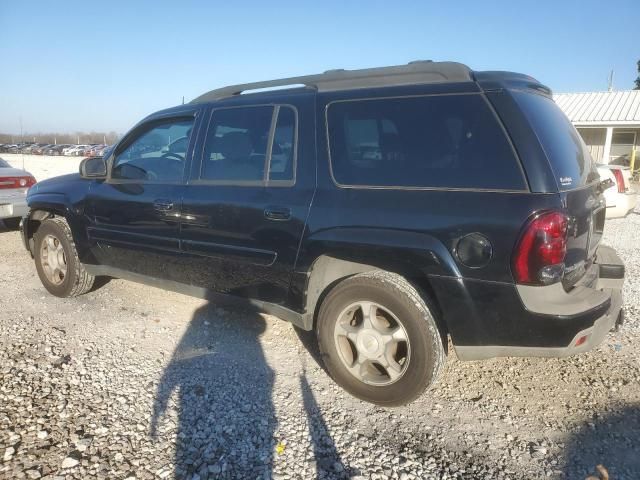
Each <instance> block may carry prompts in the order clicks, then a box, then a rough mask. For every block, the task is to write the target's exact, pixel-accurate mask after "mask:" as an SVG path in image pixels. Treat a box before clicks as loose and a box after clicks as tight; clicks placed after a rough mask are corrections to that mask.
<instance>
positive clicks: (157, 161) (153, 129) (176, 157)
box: [111, 118, 194, 183]
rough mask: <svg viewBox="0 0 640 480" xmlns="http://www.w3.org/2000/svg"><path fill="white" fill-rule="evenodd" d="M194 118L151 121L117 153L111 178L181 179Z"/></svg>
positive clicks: (175, 180) (176, 180) (167, 180)
mask: <svg viewBox="0 0 640 480" xmlns="http://www.w3.org/2000/svg"><path fill="white" fill-rule="evenodd" d="M193 122H194V119H193V118H189V119H184V118H182V119H173V120H167V121H162V122H158V123H154V124H152V126H150V127H149V128H148V129H145V130H144V131H143V132H142V133H141V134H140V135H139V136H138V137H136V138H135V139H134V140H133V141H132V142H130V143H129V144H128V145H127V146H126V147H125V148H124V150H122V151H121V152H119V153H117V154H116V157H115V160H114V162H113V168H112V170H111V178H112V179H115V180H136V181H151V182H167V183H173V182H180V181H182V175H183V172H184V166H185V162H186V156H187V147H188V145H189V138H190V136H191V130H192V128H193Z"/></svg>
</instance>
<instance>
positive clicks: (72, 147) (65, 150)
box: [62, 145, 78, 155]
mask: <svg viewBox="0 0 640 480" xmlns="http://www.w3.org/2000/svg"><path fill="white" fill-rule="evenodd" d="M76 148H78V145H69V146H68V147H67V148H63V149H62V154H63V155H71V153H69V152H71V150H74V149H76Z"/></svg>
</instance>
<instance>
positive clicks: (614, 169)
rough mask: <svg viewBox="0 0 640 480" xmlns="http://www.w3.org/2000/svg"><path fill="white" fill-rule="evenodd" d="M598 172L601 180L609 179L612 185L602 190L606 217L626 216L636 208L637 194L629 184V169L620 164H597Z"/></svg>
mask: <svg viewBox="0 0 640 480" xmlns="http://www.w3.org/2000/svg"><path fill="white" fill-rule="evenodd" d="M597 167H598V173H599V174H600V178H601V179H602V180H606V179H610V180H611V181H613V183H614V185H613V186H612V187H609V188H607V189H606V190H605V191H604V198H605V200H606V202H607V215H606V218H619V217H626V216H627V214H628V213H629V212H631V211H632V210H634V209H635V208H636V204H637V202H638V194H637V191H636V188H635V186H634V185H632V184H631V169H630V168H629V167H623V166H620V165H604V164H598V165H597Z"/></svg>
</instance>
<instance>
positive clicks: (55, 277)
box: [34, 217, 95, 298]
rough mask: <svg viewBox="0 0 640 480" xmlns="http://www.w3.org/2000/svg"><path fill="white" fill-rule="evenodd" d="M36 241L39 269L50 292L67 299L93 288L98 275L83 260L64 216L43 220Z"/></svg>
mask: <svg viewBox="0 0 640 480" xmlns="http://www.w3.org/2000/svg"><path fill="white" fill-rule="evenodd" d="M34 240H35V242H34V244H35V245H34V246H35V248H34V256H35V262H36V270H37V271H38V276H39V277H40V281H41V282H42V285H43V286H44V288H46V289H47V291H48V292H49V293H51V294H52V295H55V296H56V297H61V298H67V297H76V296H78V295H82V294H84V293H86V292H88V291H89V290H91V287H92V286H93V282H94V280H95V277H94V276H93V275H90V274H89V273H87V271H86V270H85V268H84V266H83V265H82V263H80V260H79V258H78V252H77V251H76V247H75V243H74V242H73V236H72V235H71V229H70V228H69V224H68V223H67V221H66V220H65V219H64V218H62V217H54V218H49V219H47V220H45V221H44V222H42V224H41V225H40V228H38V231H37V232H36V234H35V236H34Z"/></svg>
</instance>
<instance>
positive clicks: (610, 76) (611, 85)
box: [607, 70, 613, 92]
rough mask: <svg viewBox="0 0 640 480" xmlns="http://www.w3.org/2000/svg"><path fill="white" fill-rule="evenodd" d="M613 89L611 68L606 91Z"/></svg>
mask: <svg viewBox="0 0 640 480" xmlns="http://www.w3.org/2000/svg"><path fill="white" fill-rule="evenodd" d="M612 90H613V70H611V72H610V73H609V88H608V90H607V91H608V92H611V91H612Z"/></svg>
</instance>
